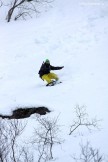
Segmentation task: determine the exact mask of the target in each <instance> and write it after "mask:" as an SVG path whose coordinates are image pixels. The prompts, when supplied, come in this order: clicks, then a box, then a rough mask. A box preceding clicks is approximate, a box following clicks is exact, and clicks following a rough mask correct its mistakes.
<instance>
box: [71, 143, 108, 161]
mask: <svg viewBox="0 0 108 162" xmlns="http://www.w3.org/2000/svg"><path fill="white" fill-rule="evenodd" d="M80 148H81V153H80V155H79V158H76V156H72V158H73V159H74V161H76V162H105V159H104V157H103V155H101V154H100V153H99V149H94V148H93V147H92V146H90V143H89V142H87V143H86V145H85V146H84V145H83V144H80Z"/></svg>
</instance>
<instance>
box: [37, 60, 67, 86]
mask: <svg viewBox="0 0 108 162" xmlns="http://www.w3.org/2000/svg"><path fill="white" fill-rule="evenodd" d="M62 68H64V66H61V67H58V66H57V67H54V66H52V65H50V61H49V60H48V59H46V60H45V62H43V64H42V65H41V68H40V70H39V73H38V74H39V76H40V78H41V79H42V80H43V81H44V80H45V81H46V82H47V86H48V85H54V83H55V82H56V81H58V80H59V78H58V76H57V75H56V74H55V73H52V72H50V71H51V70H60V69H62Z"/></svg>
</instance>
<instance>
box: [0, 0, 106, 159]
mask: <svg viewBox="0 0 108 162" xmlns="http://www.w3.org/2000/svg"><path fill="white" fill-rule="evenodd" d="M107 51H108V3H107V2H106V1H95V3H93V2H91V1H89V0H88V1H81V0H76V1H74V0H66V1H65V0H59V1H55V2H54V3H53V8H52V9H50V10H49V11H48V12H46V13H45V14H44V15H42V16H41V17H40V18H37V19H31V20H28V21H17V22H11V23H5V22H3V21H2V22H0V114H11V111H12V110H13V109H15V108H16V107H19V106H46V107H48V108H49V109H50V110H52V112H51V113H50V114H47V115H46V116H48V117H54V116H57V115H59V123H60V124H61V125H62V126H63V131H62V132H61V136H62V137H63V139H65V142H64V143H63V144H62V149H61V148H60V147H59V148H58V147H57V148H55V156H56V157H58V159H57V160H56V161H57V162H66V161H68V162H72V158H71V156H70V155H72V154H73V153H77V152H78V147H77V146H78V144H79V142H80V141H81V140H82V141H84V142H85V141H86V140H89V141H90V142H91V143H92V144H93V146H94V147H97V148H99V149H100V150H101V152H102V153H104V154H106V155H108V140H107V139H108V126H107V123H108V114H107V112H108V110H107V108H108V54H107ZM46 58H48V59H50V61H51V64H52V65H54V66H64V69H62V70H59V71H55V73H56V74H57V75H58V76H59V78H60V80H61V81H62V82H63V83H62V84H59V85H56V86H54V87H46V86H45V84H46V83H45V82H43V81H42V80H41V79H40V78H39V76H38V71H39V68H40V66H41V63H42V62H43V61H44V60H45V59H46ZM77 104H78V105H79V106H83V105H85V106H86V110H87V113H88V114H89V116H90V117H91V118H93V117H95V116H96V117H97V118H98V119H102V122H101V127H102V130H101V131H96V132H93V133H91V134H89V133H85V135H84V136H78V137H74V136H69V135H68V133H69V126H70V125H71V123H72V120H73V116H74V115H73V114H74V109H75V107H76V105H77ZM29 120H30V126H29V129H30V127H32V125H33V124H35V120H34V117H33V118H32V117H31V118H30V119H29ZM31 129H32V128H31ZM83 133H84V132H83Z"/></svg>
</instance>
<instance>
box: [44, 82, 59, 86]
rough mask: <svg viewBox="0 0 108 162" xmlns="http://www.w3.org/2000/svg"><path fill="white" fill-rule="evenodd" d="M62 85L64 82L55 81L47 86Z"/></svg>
mask: <svg viewBox="0 0 108 162" xmlns="http://www.w3.org/2000/svg"><path fill="white" fill-rule="evenodd" d="M60 83H62V82H61V81H53V82H51V83H48V84H47V85H46V86H55V85H57V84H60Z"/></svg>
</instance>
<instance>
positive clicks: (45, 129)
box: [32, 117, 63, 162]
mask: <svg viewBox="0 0 108 162" xmlns="http://www.w3.org/2000/svg"><path fill="white" fill-rule="evenodd" d="M57 120H58V117H57V118H56V119H52V120H51V119H46V118H37V122H38V124H39V128H37V129H35V133H34V137H33V140H32V143H33V144H34V145H35V146H36V148H37V150H38V153H39V158H38V162H41V161H42V160H44V161H47V160H51V159H53V146H54V145H55V144H61V143H62V142H63V141H62V140H60V139H59V138H58V133H59V131H60V130H59V126H58V125H57Z"/></svg>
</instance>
